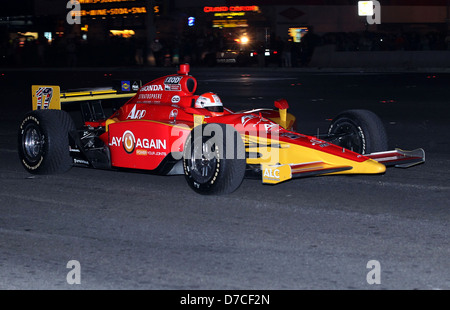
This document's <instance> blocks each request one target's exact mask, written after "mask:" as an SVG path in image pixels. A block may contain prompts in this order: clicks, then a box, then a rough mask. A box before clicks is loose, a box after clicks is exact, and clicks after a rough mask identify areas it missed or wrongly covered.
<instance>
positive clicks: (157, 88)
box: [141, 84, 164, 91]
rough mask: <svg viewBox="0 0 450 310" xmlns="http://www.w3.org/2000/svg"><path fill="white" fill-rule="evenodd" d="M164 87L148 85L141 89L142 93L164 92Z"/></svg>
mask: <svg viewBox="0 0 450 310" xmlns="http://www.w3.org/2000/svg"><path fill="white" fill-rule="evenodd" d="M163 90H164V89H163V87H162V86H161V85H158V84H155V85H146V86H144V87H142V88H141V91H163Z"/></svg>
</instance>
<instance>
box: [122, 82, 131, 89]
mask: <svg viewBox="0 0 450 310" xmlns="http://www.w3.org/2000/svg"><path fill="white" fill-rule="evenodd" d="M122 91H130V81H122Z"/></svg>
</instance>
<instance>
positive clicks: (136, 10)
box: [80, 7, 147, 16]
mask: <svg viewBox="0 0 450 310" xmlns="http://www.w3.org/2000/svg"><path fill="white" fill-rule="evenodd" d="M145 13H147V10H146V8H145V7H132V8H111V9H101V10H81V11H80V14H81V16H109V15H126V14H145Z"/></svg>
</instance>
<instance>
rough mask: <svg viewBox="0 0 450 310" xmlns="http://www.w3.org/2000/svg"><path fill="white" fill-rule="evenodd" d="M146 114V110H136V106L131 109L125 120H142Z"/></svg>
mask: <svg viewBox="0 0 450 310" xmlns="http://www.w3.org/2000/svg"><path fill="white" fill-rule="evenodd" d="M146 113H147V111H146V110H137V109H136V105H134V107H133V109H131V111H130V113H129V114H128V116H127V119H142V118H143V117H144V116H145V114H146Z"/></svg>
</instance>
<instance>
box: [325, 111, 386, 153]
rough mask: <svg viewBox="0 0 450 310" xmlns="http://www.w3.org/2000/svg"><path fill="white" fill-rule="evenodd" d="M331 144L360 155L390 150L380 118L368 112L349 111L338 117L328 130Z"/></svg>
mask: <svg viewBox="0 0 450 310" xmlns="http://www.w3.org/2000/svg"><path fill="white" fill-rule="evenodd" d="M328 136H329V140H328V141H330V142H331V143H333V144H336V145H339V146H342V147H344V148H346V149H349V150H352V151H354V152H356V153H359V154H370V153H374V152H383V151H386V150H387V149H388V139H387V135H386V130H385V128H384V125H383V123H382V121H381V120H380V118H379V117H378V116H377V115H376V114H375V113H373V112H371V111H368V110H347V111H344V112H342V113H340V114H339V115H338V116H336V117H335V118H334V119H333V121H332V122H331V124H330V127H329V129H328Z"/></svg>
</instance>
